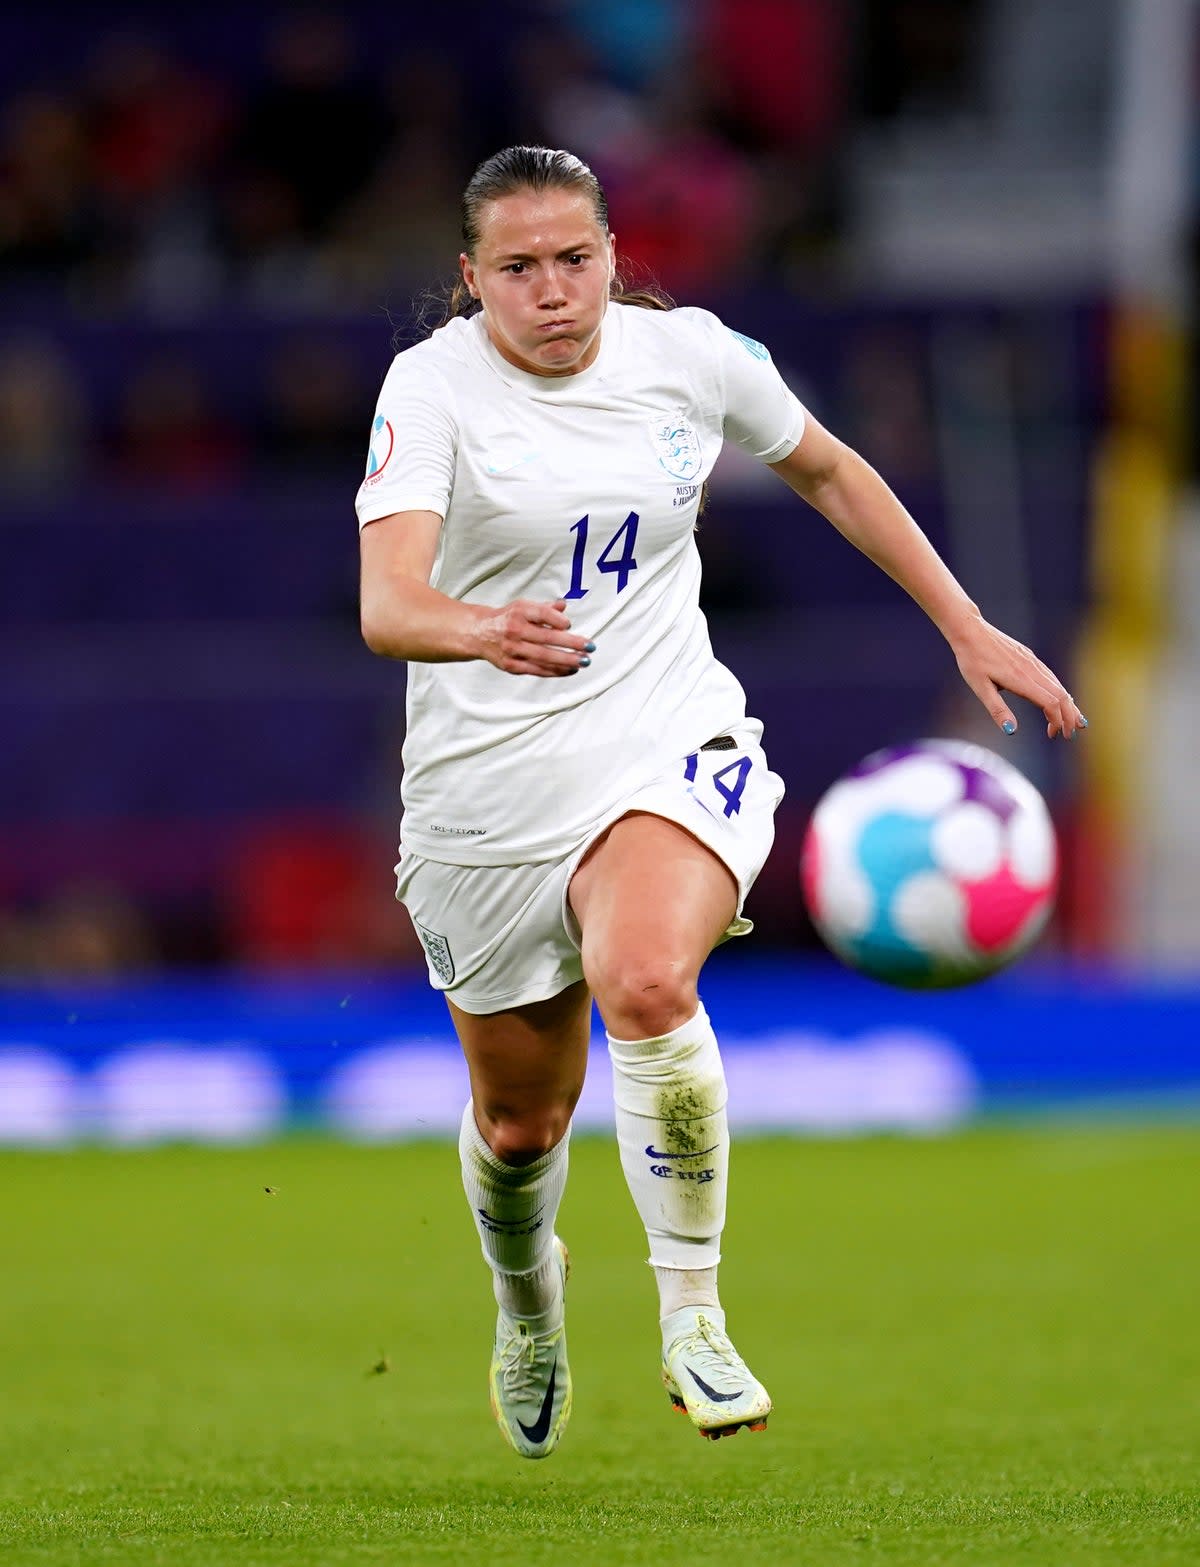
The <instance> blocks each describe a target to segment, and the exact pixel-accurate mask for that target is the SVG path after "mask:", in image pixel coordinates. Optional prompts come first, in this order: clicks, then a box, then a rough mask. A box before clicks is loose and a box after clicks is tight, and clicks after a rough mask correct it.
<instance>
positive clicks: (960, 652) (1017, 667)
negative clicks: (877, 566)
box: [949, 616, 1087, 740]
mask: <svg viewBox="0 0 1200 1567" xmlns="http://www.w3.org/2000/svg"><path fill="white" fill-rule="evenodd" d="M949 641H950V646H951V647H952V649H953V650H954V656H955V658H956V659H957V660H958V668H959V672H960V673H961V675H962V677H963V679H964V680H965V681H966V682H967V684H968V685H969V686H970V688H971V690H972V691H974V693H975V695H976V696H977V697H978V698H979V700H980V701H981V702H982V703H983V705H984V707H986V708H987V710H988V712H989V713H990V714H991V715H992V718H993V719H994V720H995V722H996V724H997V725H998V726H999V727H1000V728H1001V729H1003V731H1004V733H1005V734H1009V735H1011V734H1014V733H1015V732H1016V728H1017V718H1016V714H1015V713H1014V712H1013V710H1012V708H1011V707H1009V705H1008V703H1007V701H1005V698H1004V693H1005V692H1006V691H1009V692H1012V693H1013V694H1014V695H1015V696H1023V697H1024V698H1025V700H1026V701H1027V702H1032V703H1033V705H1034V706H1035V707H1040V708H1041V710H1042V712H1043V713H1044V714H1045V717H1046V734H1047V736H1048V737H1049V738H1050V739H1051V740H1053V738H1054V736H1055V735H1062V736H1063V738H1064V739H1066V740H1070V739H1071V737H1072V736H1073V735H1074V733H1075V731H1076V730H1077V729H1086V728H1087V719H1086V718H1085V717H1084V716H1083V714H1082V713H1081V712H1080V711H1079V709H1078V707H1077V706H1076V705H1075V699H1074V697H1073V696H1072V695H1071V693H1070V692H1069V691H1068V690H1067V688H1066V687H1065V686H1064V685H1063V683H1062V681H1061V680H1060V679H1059V678H1058V676H1057V675H1056V674H1055V673H1054V671H1053V670H1052V669H1050V668H1048V667H1047V666H1046V665H1045V664H1043V663H1042V661H1041V659H1040V658H1038V656H1037V655H1036V654H1035V653H1032V652H1030V650H1029V648H1027V647H1025V645H1024V644H1023V643H1021V642H1017V641H1016V640H1015V639H1014V638H1012V637H1010V636H1007V635H1006V634H1005V633H1004V632H1003V631H999V630H997V628H996V627H995V626H993V625H989V624H988V622H987V621H986V620H984V619H983V618H982V616H978V617H973V618H972V619H971V620H969V621H968V622H967V623H966V625H965V626H964V627H963V628H961V629H960V630H958V631H956V633H955V634H954V635H953V636H952V637H950V638H949Z"/></svg>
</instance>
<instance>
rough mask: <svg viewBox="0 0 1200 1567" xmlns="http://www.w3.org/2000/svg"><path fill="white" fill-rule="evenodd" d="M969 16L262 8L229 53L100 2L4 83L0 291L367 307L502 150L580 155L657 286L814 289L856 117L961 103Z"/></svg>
mask: <svg viewBox="0 0 1200 1567" xmlns="http://www.w3.org/2000/svg"><path fill="white" fill-rule="evenodd" d="M981 8H982V7H981V3H980V0H886V3H885V0H856V3H852V0H611V3H607V4H604V5H599V6H597V5H594V4H590V3H586V0H544V3H541V4H537V3H525V4H520V3H517V4H510V5H508V6H504V7H496V6H491V7H484V6H479V7H473V6H471V5H470V4H468V5H466V6H464V7H459V8H458V10H457V11H456V13H455V24H456V25H455V29H454V31H453V34H450V33H449V30H443V29H442V28H441V27H440V25H439V26H437V27H434V26H433V25H432V24H431V22H430V21H429V20H428V19H426V20H425V21H422V20H421V19H419V18H417V17H415V16H414V15H413V14H412V13H411V12H408V11H406V12H405V13H404V14H403V15H402V17H401V18H400V30H399V31H398V32H389V31H388V30H387V28H386V26H385V18H386V17H387V16H388V15H389V13H386V12H380V11H379V10H378V9H377V8H374V7H358V8H354V7H351V8H350V9H349V10H347V11H345V12H342V11H337V12H335V11H332V10H328V11H296V12H293V13H290V14H289V13H287V12H285V13H282V14H281V15H276V16H275V17H273V18H271V17H265V16H259V15H257V14H256V13H255V11H254V10H253V8H251V9H250V10H248V11H247V12H245V13H244V14H243V20H242V21H241V22H239V23H237V24H234V23H233V22H232V21H231V19H230V16H229V15H225V16H222V15H220V14H218V15H217V16H216V17H215V18H214V20H213V32H214V35H215V36H217V37H219V36H220V35H221V30H222V29H225V30H226V31H227V33H228V35H229V36H228V38H227V43H226V53H227V58H226V59H225V60H224V61H221V60H220V59H219V50H218V49H217V48H216V47H215V45H214V44H213V43H212V42H211V41H210V42H209V44H208V48H207V50H206V51H198V50H197V49H195V48H191V49H189V48H188V46H187V39H186V37H184V36H177V35H176V34H175V33H172V31H171V28H170V23H169V20H167V19H164V21H163V23H162V25H161V26H156V25H154V24H153V23H152V22H150V21H148V19H147V15H146V13H145V12H144V11H143V12H142V13H140V19H139V21H138V22H137V23H136V24H123V23H122V21H121V18H120V15H119V13H118V14H117V15H116V16H114V15H113V14H112V13H111V12H108V11H106V12H104V13H97V14H98V16H100V15H102V16H103V17H104V19H105V21H104V27H103V29H102V30H100V29H98V30H97V32H96V34H95V37H94V39H93V41H92V44H91V46H90V53H89V52H88V46H87V33H86V31H84V30H81V29H80V28H78V27H76V28H75V29H74V30H73V31H74V38H75V40H76V47H77V48H82V57H81V58H80V60H79V64H78V66H77V67H76V69H75V70H74V71H72V70H71V69H69V68H68V69H67V70H65V71H64V69H63V59H62V56H61V55H59V54H57V53H56V54H55V55H54V57H53V61H52V66H53V69H52V74H51V73H50V72H49V71H47V73H46V74H45V75H42V74H41V73H40V72H39V70H38V67H37V63H36V62H34V61H30V62H25V66H26V68H25V69H23V70H22V71H21V73H20V77H19V78H18V79H14V80H10V81H9V82H8V84H7V92H6V102H5V103H4V107H3V122H2V124H0V281H2V282H3V285H4V287H5V289H6V291H8V292H10V293H11V290H12V289H13V287H14V286H19V287H21V288H23V289H27V290H29V291H31V292H37V291H39V290H45V289H50V290H52V291H60V290H61V291H65V293H66V294H67V296H68V297H69V298H70V299H71V300H72V301H73V302H74V303H75V304H76V305H77V306H78V307H79V308H80V309H84V310H89V311H93V312H104V313H111V312H113V311H120V310H122V309H127V308H144V309H148V310H152V311H157V312H160V313H164V314H180V315H188V314H192V313H195V312H197V311H203V309H204V308H205V307H206V306H207V305H209V304H211V303H212V301H213V300H214V299H228V298H230V297H233V298H237V299H239V300H242V301H247V302H251V303H254V304H257V305H260V306H262V307H263V308H265V309H267V310H270V311H280V310H287V309H291V308H296V307H315V308H321V309H337V310H346V309H357V308H359V307H361V306H362V305H363V304H364V303H373V302H377V301H378V300H379V299H380V297H381V296H382V295H383V294H386V293H387V291H388V290H389V289H390V288H392V287H393V286H394V285H396V284H399V285H401V286H404V285H409V284H411V283H412V282H413V281H414V280H416V281H418V282H421V281H428V280H430V279H431V278H433V277H436V276H438V275H440V274H441V273H443V272H444V271H445V270H446V269H447V267H452V266H453V262H454V257H455V255H456V253H457V250H458V236H457V197H458V193H459V191H460V190H461V187H462V185H463V183H464V181H465V179H466V177H467V175H468V174H469V173H470V170H471V169H472V168H473V167H474V165H475V163H476V162H477V161H478V160H479V159H480V158H481V157H483V156H485V155H487V154H488V153H489V152H491V151H494V150H495V149H496V148H498V147H500V146H503V145H505V144H506V143H509V142H512V141H547V142H549V143H550V144H552V145H567V146H570V147H571V148H572V149H573V150H575V151H577V152H579V153H580V154H581V155H582V156H583V157H584V158H586V159H588V160H589V161H590V162H591V163H592V164H593V166H594V167H595V168H596V170H597V172H598V173H599V174H600V176H601V179H602V180H603V181H604V182H605V183H606V184H607V186H608V187H609V191H610V198H611V206H612V210H613V212H614V214H615V216H616V218H617V220H618V221H619V228H620V235H619V237H620V240H621V245H622V249H623V251H624V252H625V254H626V255H627V256H628V257H629V258H630V260H631V262H632V263H633V264H634V265H635V266H637V267H646V268H648V269H650V270H651V271H653V272H654V273H656V274H657V275H659V276H661V277H662V279H663V281H664V282H665V283H666V285H667V286H668V287H669V288H672V289H676V290H678V291H679V292H681V293H687V292H692V291H696V290H706V289H712V288H716V287H720V286H722V285H723V284H727V283H729V282H731V281H735V282H736V281H744V280H745V279H746V278H747V277H753V276H760V275H772V276H779V277H783V278H788V277H795V276H797V275H803V276H807V275H808V272H809V269H810V267H811V265H812V263H813V261H814V258H815V257H816V256H818V255H819V253H820V252H821V250H822V248H823V247H824V246H826V245H827V244H828V242H829V240H830V238H831V236H832V235H834V234H835V233H836V229H837V223H838V216H839V211H838V188H839V184H840V180H841V175H842V156H843V152H844V149H845V142H846V134H847V131H848V129H849V128H850V127H851V126H852V125H853V124H854V123H855V122H856V121H858V120H861V119H864V118H865V119H870V118H872V117H886V116H889V115H895V114H901V113H912V112H916V113H920V112H934V111H937V110H944V109H945V108H946V107H947V106H950V107H952V106H953V104H954V100H955V98H956V96H958V97H962V96H964V95H965V94H966V93H967V92H968V89H969V83H970V81H971V78H972V69H973V53H972V39H973V37H974V36H975V32H976V27H975V22H976V21H977V18H978V13H979V12H980V10H981ZM476 12H477V13H478V14H475V13H476ZM476 23H478V28H476V27H475V24H476ZM479 29H483V31H484V36H483V37H482V38H480V37H478V36H474V37H470V38H468V35H469V34H470V33H472V32H475V33H477V32H478V30H479Z"/></svg>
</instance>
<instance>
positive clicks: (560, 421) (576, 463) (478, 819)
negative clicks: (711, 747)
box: [356, 304, 804, 865]
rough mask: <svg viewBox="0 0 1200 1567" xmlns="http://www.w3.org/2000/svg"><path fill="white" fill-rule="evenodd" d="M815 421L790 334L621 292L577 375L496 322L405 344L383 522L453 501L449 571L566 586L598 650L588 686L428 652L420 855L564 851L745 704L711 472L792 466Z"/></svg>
mask: <svg viewBox="0 0 1200 1567" xmlns="http://www.w3.org/2000/svg"><path fill="white" fill-rule="evenodd" d="M803 429H804V410H803V408H802V407H801V405H800V403H799V402H798V401H797V400H796V398H795V397H794V396H793V395H792V393H791V392H790V391H789V390H788V388H787V387H786V386H785V385H784V382H783V380H782V379H781V377H780V375H779V373H778V371H777V370H776V369H775V367H774V365H773V364H772V362H771V359H770V356H769V355H768V353H767V351H766V349H765V348H763V347H762V345H761V344H759V343H755V342H753V341H752V340H751V339H749V338H745V337H742V336H741V334H739V333H736V332H733V331H730V330H729V329H728V328H727V327H725V326H724V325H723V324H722V323H721V322H720V321H719V320H718V319H717V318H716V316H714V315H712V314H710V313H709V312H708V311H706V310H697V309H691V308H684V309H678V310H671V311H657V310H645V309H643V308H641V307H639V306H631V305H617V304H612V305H610V306H609V307H608V310H607V312H606V314H605V317H604V324H603V328H602V332H601V342H600V349H599V352H598V354H597V356H596V358H595V360H594V361H593V362H592V364H591V365H589V366H588V368H587V369H586V370H582V371H580V372H579V373H578V374H576V375H569V376H557V377H552V376H539V375H533V374H530V373H528V372H526V371H523V370H520V369H518V368H517V367H516V366H515V365H510V364H509V363H508V362H507V361H506V360H504V359H503V358H502V357H501V356H500V355H499V354H498V353H497V351H496V349H495V348H494V347H493V345H492V343H491V341H490V339H489V338H488V336H487V332H486V329H485V327H484V323H483V318H482V316H479V315H476V316H473V317H471V318H469V319H461V318H460V319H457V320H454V321H451V322H450V323H449V325H447V326H445V327H443V328H441V329H440V330H439V331H437V332H435V333H434V334H433V336H432V337H430V338H429V339H428V340H427V341H426V342H423V343H420V344H418V345H417V346H416V347H414V348H410V349H408V350H406V351H405V352H404V353H402V354H398V355H397V357H396V359H395V360H394V361H393V363H392V367H391V369H390V370H389V371H388V374H387V377H386V379H385V381H384V383H383V389H382V391H381V392H380V396H379V403H378V407H377V410H376V415H375V422H374V426H373V432H372V442H371V454H370V458H369V464H368V469H367V476H366V478H365V479H364V481H363V484H362V487H361V488H360V490H359V492H358V497H357V502H356V507H357V511H358V519H359V526H360V527H362V526H365V525H366V524H367V523H369V522H373V521H375V520H376V519H377V518H380V517H387V516H390V515H391V514H392V513H393V512H402V511H431V512H436V513H437V514H438V515H439V516H441V517H442V518H443V519H444V522H443V526H442V529H441V533H440V536H439V544H438V551H437V558H436V560H435V563H434V567H433V572H432V575H431V577H430V584H431V586H433V587H435V588H436V589H437V590H438V591H439V592H441V593H445V594H448V595H449V596H450V597H451V598H454V599H460V600H462V601H464V602H466V603H471V604H488V605H493V606H495V607H496V608H500V607H501V606H503V605H505V604H508V603H510V602H512V601H513V600H514V599H534V600H538V601H543V602H546V601H552V600H554V599H558V598H565V599H566V600H567V614H568V616H569V617H570V620H571V629H572V631H573V632H575V633H577V634H579V635H580V636H583V637H585V638H587V639H588V640H590V641H593V642H595V644H596V651H595V653H594V654H593V655H592V662H591V665H590V667H589V668H586V669H581V670H580V671H579V673H578V674H575V675H571V676H569V677H566V678H553V677H546V678H541V677H538V676H533V675H510V674H506V673H505V672H504V671H502V670H499V669H497V668H495V667H494V665H492V664H489V663H487V662H486V661H485V660H482V659H478V660H471V661H466V662H453V663H416V662H414V663H413V664H412V665H411V666H410V668H409V671H408V727H407V734H406V737H405V743H404V779H403V786H402V797H403V803H404V817H403V825H402V841H403V843H404V845H405V846H406V847H408V848H411V849H414V850H416V852H417V853H418V854H420V855H422V856H424V857H425V858H426V859H434V860H443V861H448V862H451V863H456V864H462V865H513V864H521V863H525V862H528V861H535V860H547V859H554V858H557V857H559V856H560V855H562V854H565V853H567V852H569V850H570V849H571V848H572V847H573V846H575V845H576V844H578V843H579V842H581V841H583V840H584V839H585V838H586V836H587V834H588V831H589V829H590V828H591V827H592V826H593V825H594V824H595V823H597V822H598V821H600V819H601V818H603V817H604V816H606V815H607V814H608V813H609V812H611V810H612V809H613V807H614V806H615V805H617V804H618V803H619V802H620V800H621V799H622V798H623V797H624V796H625V795H627V794H631V793H632V792H634V791H635V790H637V789H639V788H641V787H642V786H643V785H645V784H646V783H648V782H649V781H650V780H651V779H652V778H654V777H656V776H657V775H658V774H660V773H661V772H662V771H663V770H664V769H665V768H666V767H667V766H669V765H670V764H671V762H672V761H673V760H675V759H677V758H683V757H686V756H687V755H688V754H689V753H691V752H692V751H695V750H696V749H697V748H698V747H699V746H701V745H703V744H704V742H705V741H707V740H709V739H711V738H713V737H714V736H716V735H721V734H724V733H725V732H726V731H727V730H729V729H731V728H733V727H734V726H735V725H737V724H739V723H741V722H742V721H743V720H744V718H745V712H746V699H745V694H744V692H743V691H742V688H741V686H740V685H739V684H738V682H737V680H735V679H734V677H733V675H731V674H730V672H729V671H728V670H727V669H726V668H725V667H724V666H723V665H722V664H720V663H719V662H718V661H717V659H716V658H715V657H714V656H713V651H712V647H711V644H710V642H709V637H708V627H707V625H706V623H705V620H704V616H703V615H702V614H701V612H700V607H699V590H700V557H699V553H698V551H697V548H696V541H695V535H694V526H695V522H696V513H697V508H698V506H699V500H700V486H701V485H702V483H703V482H704V480H705V479H706V478H707V477H708V475H709V473H710V472H711V471H712V467H713V464H714V462H715V461H716V457H717V453H718V451H719V450H720V446H721V442H722V440H723V439H725V438H728V439H729V440H732V441H734V442H736V443H737V445H739V446H740V447H742V448H743V449H744V450H745V451H747V452H749V453H750V454H751V455H753V456H755V457H758V458H760V459H761V460H762V461H763V462H778V461H779V460H780V459H781V458H783V457H786V456H787V455H788V453H789V452H791V450H792V449H793V447H794V446H795V445H796V443H797V442H798V441H799V439H800V436H801V434H802V432H803Z"/></svg>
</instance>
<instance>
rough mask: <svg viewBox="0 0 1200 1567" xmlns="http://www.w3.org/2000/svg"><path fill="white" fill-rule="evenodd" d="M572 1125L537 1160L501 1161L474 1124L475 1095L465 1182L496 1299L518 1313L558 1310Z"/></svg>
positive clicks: (535, 1315) (463, 1136) (467, 1114)
mask: <svg viewBox="0 0 1200 1567" xmlns="http://www.w3.org/2000/svg"><path fill="white" fill-rule="evenodd" d="M569 1137H570V1133H569V1131H568V1133H567V1136H565V1137H564V1138H563V1139H562V1141H561V1142H559V1143H556V1144H555V1146H554V1147H553V1148H551V1150H550V1152H549V1153H547V1154H543V1155H542V1157H541V1158H540V1159H535V1160H534V1162H533V1163H532V1164H525V1165H512V1164H502V1163H501V1161H500V1160H499V1159H497V1158H496V1155H495V1154H494V1153H493V1152H492V1150H491V1149H490V1148H489V1147H488V1145H487V1143H486V1142H485V1141H484V1139H483V1136H482V1135H481V1133H480V1131H479V1127H478V1126H477V1125H476V1124H475V1106H474V1105H473V1104H472V1103H470V1102H468V1104H467V1108H466V1110H465V1111H464V1112H463V1118H462V1126H461V1128H460V1130H459V1137H458V1151H459V1154H460V1156H461V1158H462V1175H463V1190H464V1191H465V1192H466V1194H467V1201H468V1202H469V1203H470V1204H471V1214H472V1217H473V1218H474V1220H475V1228H476V1229H477V1230H478V1231H479V1242H480V1245H481V1247H482V1248H483V1255H484V1259H485V1260H486V1262H487V1263H488V1266H489V1267H490V1268H491V1270H492V1281H493V1288H494V1290H495V1294H496V1303H497V1305H499V1306H500V1307H501V1308H502V1309H503V1310H504V1311H507V1312H509V1313H510V1314H511V1315H512V1316H517V1317H525V1318H529V1319H531V1321H532V1323H533V1325H534V1327H535V1328H536V1327H537V1325H538V1322H537V1319H541V1318H550V1317H554V1316H555V1315H556V1314H557V1313H558V1312H559V1311H561V1306H562V1282H561V1279H560V1277H559V1270H558V1264H557V1262H556V1261H555V1257H554V1224H555V1220H556V1219H557V1217H558V1207H559V1203H560V1202H561V1201H562V1194H563V1189H564V1187H565V1186H566V1184H567V1144H568V1141H569Z"/></svg>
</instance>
